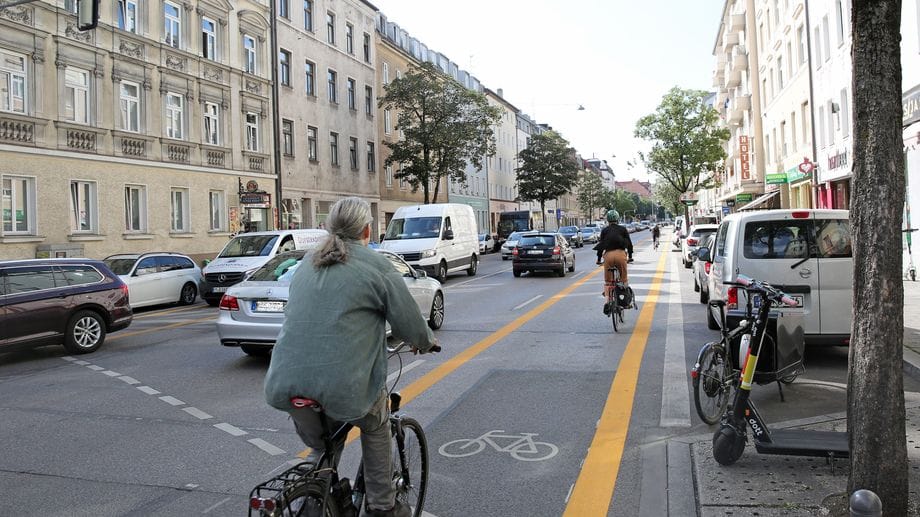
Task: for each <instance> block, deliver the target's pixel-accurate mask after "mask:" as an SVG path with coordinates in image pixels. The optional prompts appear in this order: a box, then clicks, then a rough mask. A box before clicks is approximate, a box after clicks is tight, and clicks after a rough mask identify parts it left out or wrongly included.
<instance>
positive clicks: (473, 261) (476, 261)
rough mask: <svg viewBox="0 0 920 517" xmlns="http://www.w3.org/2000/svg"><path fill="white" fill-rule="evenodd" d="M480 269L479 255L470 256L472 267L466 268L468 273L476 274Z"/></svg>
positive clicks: (470, 274)
mask: <svg viewBox="0 0 920 517" xmlns="http://www.w3.org/2000/svg"><path fill="white" fill-rule="evenodd" d="M478 269H479V257H477V256H476V255H473V256H472V257H470V267H469V269H467V270H466V274H467V275H469V276H476V271H477V270H478Z"/></svg>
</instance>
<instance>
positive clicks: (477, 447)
mask: <svg viewBox="0 0 920 517" xmlns="http://www.w3.org/2000/svg"><path fill="white" fill-rule="evenodd" d="M504 432H505V431H503V430H501V429H496V430H493V431H489V432H487V433H486V434H484V435H482V436H480V437H478V438H461V439H459V440H454V441H452V442H447V443H445V444H444V445H442V446H441V447H440V448H439V449H438V452H439V453H441V455H443V456H447V457H448V458H463V457H464V456H472V455H474V454H478V453H480V452H482V451H483V450H484V449H485V448H486V445H488V446H490V447H492V448H493V449H495V450H496V451H498V452H507V453H509V454H511V457H512V458H514V459H517V460H521V461H542V460H548V459H550V458H552V457H553V456H555V455H556V454H557V453H558V452H559V448H558V447H556V446H555V445H553V444H551V443H547V442H536V441H534V439H533V437H534V436H537V433H521V434H502V433H504ZM499 441H501V442H503V443H506V444H507V445H505V446H501V445H499Z"/></svg>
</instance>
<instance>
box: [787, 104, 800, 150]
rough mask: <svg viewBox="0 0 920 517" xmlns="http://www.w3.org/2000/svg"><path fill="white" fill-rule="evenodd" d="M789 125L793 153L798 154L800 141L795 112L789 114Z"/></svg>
mask: <svg viewBox="0 0 920 517" xmlns="http://www.w3.org/2000/svg"><path fill="white" fill-rule="evenodd" d="M789 123H790V125H789V129H790V130H791V131H792V133H790V135H789V137H790V138H789V141H790V142H792V152H796V151H798V150H799V141H798V140H797V135H796V133H795V112H792V113H790V114H789Z"/></svg>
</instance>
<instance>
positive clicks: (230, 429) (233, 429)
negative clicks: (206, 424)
mask: <svg viewBox="0 0 920 517" xmlns="http://www.w3.org/2000/svg"><path fill="white" fill-rule="evenodd" d="M214 427H216V428H218V429H220V430H221V431H223V432H225V433H227V434H230V435H233V436H243V435H244V434H249V433H247V432H246V431H244V430H242V429H240V428H239V427H237V426H235V425H230V424H228V423H227V422H221V423H219V424H214Z"/></svg>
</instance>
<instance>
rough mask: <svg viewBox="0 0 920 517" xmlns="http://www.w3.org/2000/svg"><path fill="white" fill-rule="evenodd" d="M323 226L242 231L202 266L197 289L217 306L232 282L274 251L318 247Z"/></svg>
mask: <svg viewBox="0 0 920 517" xmlns="http://www.w3.org/2000/svg"><path fill="white" fill-rule="evenodd" d="M327 235H328V232H326V230H277V231H268V232H250V233H241V234H239V235H237V236H236V237H234V238H232V239H230V242H228V243H227V244H226V246H224V249H222V250H221V251H220V253H218V254H217V257H216V258H215V259H214V260H212V261H211V262H209V263H208V265H207V266H205V267H204V269H202V273H204V275H203V276H204V280H203V283H202V285H201V286H200V287H199V290H198V291H199V293H200V294H201V297H202V298H204V300H205V301H206V302H208V305H211V306H217V304H219V303H220V298H221V296H223V295H224V293H225V292H226V291H227V288H228V287H230V286H231V285H233V284H235V283H237V282H240V281H242V280H243V278H244V277H245V276H246V275H247V274H248V273H250V272H252V271H254V270H256V269H258V268H259V267H261V266H262V264H265V263H266V262H268V260H269V259H271V258H272V257H274V256H275V255H276V254H278V253H281V252H284V251H292V250H307V249H313V248H316V247H318V246H319V245H320V244H321V243H322V242H323V239H325V238H326V236H327Z"/></svg>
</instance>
